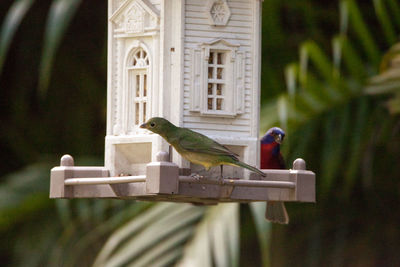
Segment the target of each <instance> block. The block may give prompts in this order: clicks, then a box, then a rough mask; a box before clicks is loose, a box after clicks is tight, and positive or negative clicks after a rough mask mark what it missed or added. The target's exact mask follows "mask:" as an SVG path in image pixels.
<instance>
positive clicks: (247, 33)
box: [50, 0, 315, 203]
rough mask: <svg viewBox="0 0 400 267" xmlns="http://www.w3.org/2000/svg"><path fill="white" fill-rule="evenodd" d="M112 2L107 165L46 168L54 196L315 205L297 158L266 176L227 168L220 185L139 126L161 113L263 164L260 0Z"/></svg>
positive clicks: (311, 178)
mask: <svg viewBox="0 0 400 267" xmlns="http://www.w3.org/2000/svg"><path fill="white" fill-rule="evenodd" d="M108 4H109V5H108V86H107V88H108V94H107V134H106V138H105V166H104V167H77V166H74V164H73V159H72V157H71V156H68V155H66V156H64V157H63V158H62V159H61V166H59V167H55V168H53V169H52V170H51V188H50V197H51V198H135V199H140V200H154V201H164V200H165V201H177V202H192V203H218V202H249V201H266V200H280V201H304V202H314V201H315V175H314V173H313V172H311V171H306V170H305V162H304V161H303V160H298V161H295V163H294V166H293V170H264V171H265V173H266V174H267V176H266V177H265V178H264V177H260V176H257V175H254V174H250V173H249V172H247V171H244V170H243V169H241V168H237V167H230V166H226V167H225V168H224V177H225V179H224V180H223V181H222V182H218V181H217V179H213V178H212V174H211V175H210V177H204V178H198V177H197V178H196V177H192V176H190V174H191V173H193V172H197V171H198V168H199V167H198V166H196V165H194V164H190V163H189V162H187V161H186V160H184V159H183V158H182V157H181V156H180V155H179V154H178V153H177V152H176V151H174V150H173V149H171V148H170V147H169V145H168V143H166V142H165V141H164V140H163V139H162V138H161V137H160V136H159V135H156V134H153V133H151V132H149V131H147V130H144V129H141V128H139V126H140V125H141V124H142V123H143V122H145V121H146V120H147V119H149V118H150V117H155V116H158V117H164V118H166V119H168V120H169V121H171V122H172V123H173V124H175V125H177V126H181V127H186V128H190V129H192V130H195V131H198V132H200V133H203V134H205V135H207V136H209V137H211V138H213V139H214V140H216V141H217V142H219V143H221V144H223V145H226V146H227V147H229V148H230V149H231V150H232V151H233V152H235V153H237V154H238V155H239V156H240V158H241V160H242V161H244V162H246V163H248V164H250V165H253V166H258V165H259V136H258V134H259V120H260V118H259V108H260V68H261V67H260V66H261V64H260V59H261V49H260V41H261V36H260V34H261V0H235V1H233V0H204V1H199V0H109V1H108ZM160 151H165V152H160ZM216 172H217V173H219V168H216Z"/></svg>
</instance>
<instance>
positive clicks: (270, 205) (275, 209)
mask: <svg viewBox="0 0 400 267" xmlns="http://www.w3.org/2000/svg"><path fill="white" fill-rule="evenodd" d="M265 218H266V219H267V220H268V221H270V222H273V223H280V224H288V223H289V216H288V214H287V211H286V208H285V203H283V202H280V201H267V210H266V211H265Z"/></svg>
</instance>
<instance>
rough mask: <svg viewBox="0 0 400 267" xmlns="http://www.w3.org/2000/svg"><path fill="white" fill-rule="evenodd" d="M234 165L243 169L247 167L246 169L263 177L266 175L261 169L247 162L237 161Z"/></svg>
mask: <svg viewBox="0 0 400 267" xmlns="http://www.w3.org/2000/svg"><path fill="white" fill-rule="evenodd" d="M234 165H236V166H239V167H242V168H245V169H248V170H250V171H252V172H255V173H258V174H259V175H261V176H264V177H265V176H267V175H266V174H265V173H263V172H262V171H260V170H259V169H257V168H256V167H253V166H250V165H248V164H246V163H244V162H241V161H237V162H235V163H234Z"/></svg>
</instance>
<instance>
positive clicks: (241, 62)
mask: <svg viewBox="0 0 400 267" xmlns="http://www.w3.org/2000/svg"><path fill="white" fill-rule="evenodd" d="M244 76H245V55H244V52H242V51H237V52H236V62H235V76H234V77H236V78H235V83H234V90H235V108H236V110H235V111H236V113H237V114H243V113H244V98H245V96H244V91H245V90H244V79H245V77H244Z"/></svg>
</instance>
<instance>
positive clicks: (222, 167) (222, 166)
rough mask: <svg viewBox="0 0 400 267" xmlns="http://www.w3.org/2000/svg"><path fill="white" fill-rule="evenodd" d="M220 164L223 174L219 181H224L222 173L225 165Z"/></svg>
mask: <svg viewBox="0 0 400 267" xmlns="http://www.w3.org/2000/svg"><path fill="white" fill-rule="evenodd" d="M220 166H221V175H220V176H219V181H220V182H221V183H222V182H223V181H224V176H223V175H222V172H223V169H224V165H220Z"/></svg>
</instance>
